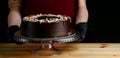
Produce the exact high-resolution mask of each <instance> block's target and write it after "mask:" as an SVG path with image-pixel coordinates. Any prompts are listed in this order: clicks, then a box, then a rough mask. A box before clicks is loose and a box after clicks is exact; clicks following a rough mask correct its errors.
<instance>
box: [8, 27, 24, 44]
mask: <svg viewBox="0 0 120 58" xmlns="http://www.w3.org/2000/svg"><path fill="white" fill-rule="evenodd" d="M19 30H20V28H19V27H18V26H17V25H13V26H9V27H8V40H9V41H10V42H14V43H16V44H22V42H18V41H16V40H14V34H15V33H16V32H17V31H19Z"/></svg>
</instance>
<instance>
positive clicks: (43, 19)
mask: <svg viewBox="0 0 120 58" xmlns="http://www.w3.org/2000/svg"><path fill="white" fill-rule="evenodd" d="M68 20H69V21H71V18H70V17H69V16H65V15H55V14H36V15H29V16H25V17H24V18H23V21H30V22H40V23H53V22H59V21H68Z"/></svg>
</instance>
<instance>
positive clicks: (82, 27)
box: [74, 22, 88, 40]
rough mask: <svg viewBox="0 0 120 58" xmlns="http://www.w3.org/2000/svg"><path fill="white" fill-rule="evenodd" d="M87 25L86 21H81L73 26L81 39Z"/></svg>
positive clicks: (83, 36) (83, 37)
mask: <svg viewBox="0 0 120 58" xmlns="http://www.w3.org/2000/svg"><path fill="white" fill-rule="evenodd" d="M87 25H88V24H87V22H81V23H79V24H76V25H75V26H74V29H75V30H76V31H77V33H78V34H79V36H80V39H81V40H83V39H85V35H86V32H87Z"/></svg>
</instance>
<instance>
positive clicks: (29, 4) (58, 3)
mask: <svg viewBox="0 0 120 58" xmlns="http://www.w3.org/2000/svg"><path fill="white" fill-rule="evenodd" d="M23 9H24V11H25V16H26V15H33V14H39V13H42V14H60V15H67V16H70V17H71V18H73V17H74V15H75V9H76V8H75V0H25V3H24V4H23Z"/></svg>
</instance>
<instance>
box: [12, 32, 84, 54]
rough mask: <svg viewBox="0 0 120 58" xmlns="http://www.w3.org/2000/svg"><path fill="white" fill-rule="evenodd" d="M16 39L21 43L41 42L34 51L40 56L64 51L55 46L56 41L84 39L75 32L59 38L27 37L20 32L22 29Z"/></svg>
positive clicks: (64, 41) (17, 33)
mask: <svg viewBox="0 0 120 58" xmlns="http://www.w3.org/2000/svg"><path fill="white" fill-rule="evenodd" d="M14 39H15V40H16V41H18V42H21V43H39V44H40V47H39V48H38V49H35V50H33V51H32V53H33V54H34V55H38V56H53V55H58V54H61V53H62V52H61V51H60V50H58V49H56V48H54V46H53V44H54V43H66V42H73V41H78V40H79V41H82V39H80V37H79V34H77V33H74V34H72V35H69V36H66V37H58V38H31V37H25V36H22V35H21V34H20V31H17V32H16V33H15V38H14Z"/></svg>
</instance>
